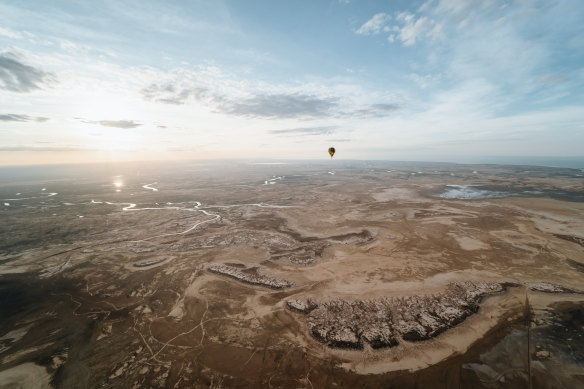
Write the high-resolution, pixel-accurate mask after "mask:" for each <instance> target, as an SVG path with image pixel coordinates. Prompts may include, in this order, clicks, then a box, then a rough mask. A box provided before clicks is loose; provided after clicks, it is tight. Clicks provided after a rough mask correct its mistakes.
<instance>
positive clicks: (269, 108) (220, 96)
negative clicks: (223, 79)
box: [140, 81, 399, 120]
mask: <svg viewBox="0 0 584 389" xmlns="http://www.w3.org/2000/svg"><path fill="white" fill-rule="evenodd" d="M241 92H242V91H241V90H235V91H232V94H234V95H238V94H241ZM140 93H141V94H142V97H143V98H144V99H145V100H147V101H152V102H156V103H163V104H172V105H182V104H187V103H189V102H191V101H194V102H197V103H199V104H202V105H205V106H208V107H209V108H210V109H211V110H212V111H213V112H215V113H220V114H224V115H230V116H239V117H244V118H248V119H268V120H271V119H300V120H310V119H322V118H354V119H368V118H380V117H385V116H388V115H389V114H391V113H392V112H393V111H395V110H396V109H398V108H399V107H398V105H396V104H388V103H378V104H362V105H357V106H356V108H354V104H350V107H349V108H347V107H345V108H343V104H344V105H345V106H346V105H347V102H346V101H345V100H347V99H343V98H341V97H339V96H319V95H316V94H311V93H302V92H287V91H282V92H280V93H252V94H251V95H248V96H246V97H229V96H228V95H227V94H225V93H221V92H218V91H214V90H212V89H210V88H209V87H206V86H202V85H200V84H197V83H195V84H193V82H192V81H191V82H190V83H189V82H181V81H175V82H165V83H161V84H156V83H154V84H151V85H149V86H147V87H145V88H142V90H141V91H140ZM343 101H344V103H343Z"/></svg>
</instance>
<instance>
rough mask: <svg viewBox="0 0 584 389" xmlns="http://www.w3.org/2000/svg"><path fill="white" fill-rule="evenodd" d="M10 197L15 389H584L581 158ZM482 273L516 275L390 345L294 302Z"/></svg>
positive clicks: (436, 287)
mask: <svg viewBox="0 0 584 389" xmlns="http://www.w3.org/2000/svg"><path fill="white" fill-rule="evenodd" d="M91 169H93V170H91ZM332 173H334V174H332ZM115 182H120V183H122V185H121V187H118V186H116V185H115V184H114V183H115ZM153 188H154V189H156V190H154V189H153ZM43 189H44V190H43ZM17 193H20V194H19V195H17ZM52 193H57V194H56V195H51V196H49V194H52ZM0 198H1V199H2V204H8V205H4V206H3V207H0V214H1V217H0V234H1V235H0V236H2V239H1V240H0V316H1V317H2V320H1V321H0V387H11V388H12V387H19V385H20V387H29V385H30V382H35V385H36V384H38V387H46V385H52V386H53V387H59V388H61V387H62V388H83V387H86V388H93V387H120V388H122V387H123V388H128V387H161V388H192V387H200V388H206V387H216V388H217V387H224V388H231V387H266V388H269V387H273V388H278V387H281V388H298V387H306V388H321V387H368V388H371V387H402V388H403V387H422V388H423V387H445V388H450V387H453V388H454V387H456V388H458V387H464V388H473V387H476V388H483V387H484V388H490V387H510V388H514V387H528V385H531V387H533V388H536V387H537V388H547V387H557V388H561V387H578V386H580V385H584V354H583V353H582V352H581V351H580V350H584V337H583V335H584V332H583V331H582V328H584V327H583V326H584V314H583V309H584V294H581V293H578V292H579V291H582V290H584V246H582V245H581V244H580V243H579V242H580V241H579V240H578V239H582V238H584V179H583V178H582V172H581V171H580V170H577V169H557V168H538V167H521V166H495V165H492V166H478V165H472V166H465V165H453V164H423V163H419V164H414V163H390V162H342V161H335V160H333V161H330V163H322V162H314V163H302V164H300V163H288V164H282V165H253V164H248V163H231V164H229V165H227V166H226V165H224V164H211V163H206V164H203V163H196V164H195V163H193V164H190V165H178V164H177V165H172V166H170V165H169V166H166V165H165V166H158V165H147V166H144V165H140V166H135V165H124V166H116V167H108V168H104V167H93V168H89V167H87V168H79V170H73V171H68V172H67V174H65V173H63V172H61V171H60V172H57V173H55V174H54V175H53V176H52V177H49V178H46V177H45V178H42V179H40V178H36V177H32V176H31V177H30V178H25V177H23V178H21V179H20V180H14V181H11V182H6V181H4V182H3V184H2V185H1V186H0ZM221 265H224V266H227V267H229V268H232V269H236V271H232V270H230V272H232V273H233V274H238V275H240V274H243V273H245V274H246V276H245V278H246V279H248V281H246V280H245V279H242V280H238V279H237V278H236V277H233V276H232V275H229V274H221V273H218V272H216V271H210V269H211V270H213V269H215V268H217V266H221ZM213 266H215V267H213ZM219 268H220V269H221V267H219ZM249 279H252V280H253V282H252V283H250V282H249ZM258 280H259V281H258ZM266 280H268V281H267V283H266ZM270 280H284V281H286V283H285V285H286V287H282V288H279V287H278V288H274V287H271V286H270V283H271V282H272V281H270ZM469 281H470V282H490V283H506V284H507V285H508V286H507V287H506V288H505V291H504V292H502V293H497V294H494V295H490V296H484V297H483V298H482V299H481V300H480V304H479V306H478V309H477V310H476V312H474V311H473V312H472V314H470V315H469V316H467V317H465V318H464V320H462V321H461V322H460V323H457V324H456V325H453V326H451V328H449V329H447V330H446V331H443V332H441V333H438V334H437V335H436V336H432V337H430V338H429V339H427V340H420V341H408V340H404V339H403V338H402V337H401V336H399V335H398V336H397V340H398V342H397V344H396V345H393V346H392V347H383V348H380V349H373V348H372V347H371V346H370V345H369V344H367V343H366V342H365V343H364V344H363V345H362V347H361V348H338V347H331V345H330V344H326V343H323V342H322V341H319V340H318V339H317V338H316V337H315V336H313V334H312V333H311V327H310V325H309V322H308V319H307V315H304V314H302V313H298V312H293V311H291V310H290V309H288V308H287V301H288V300H290V299H311V300H313V301H315V302H316V303H317V304H319V305H321V304H324V303H327V302H329V301H337V300H342V301H346V302H349V303H351V302H355V301H360V300H375V299H380V298H402V297H408V296H432V295H439V294H440V293H442V292H444V291H445V290H446V289H447V288H448V287H449V285H451V284H452V283H455V282H469ZM288 283H289V284H288Z"/></svg>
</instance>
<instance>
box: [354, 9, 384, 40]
mask: <svg viewBox="0 0 584 389" xmlns="http://www.w3.org/2000/svg"><path fill="white" fill-rule="evenodd" d="M390 19H391V16H389V15H387V14H386V13H384V12H380V13H378V14H375V15H373V17H372V18H371V19H369V20H368V21H366V22H365V23H364V24H363V25H362V26H361V27H360V28H359V29H358V30H357V31H355V34H357V35H377V34H379V33H380V32H381V31H382V30H384V31H388V28H389V27H388V26H387V23H388V22H389V20H390Z"/></svg>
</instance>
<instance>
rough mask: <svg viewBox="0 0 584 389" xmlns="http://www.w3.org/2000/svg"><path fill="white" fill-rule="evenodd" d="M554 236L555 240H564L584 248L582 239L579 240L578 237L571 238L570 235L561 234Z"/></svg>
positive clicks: (583, 239)
mask: <svg viewBox="0 0 584 389" xmlns="http://www.w3.org/2000/svg"><path fill="white" fill-rule="evenodd" d="M554 236H555V237H556V238H560V239H564V240H567V241H569V242H574V243H577V244H579V245H580V246H582V247H584V238H580V237H578V236H572V235H563V234H554Z"/></svg>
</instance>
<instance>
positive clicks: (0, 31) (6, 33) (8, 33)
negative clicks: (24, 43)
mask: <svg viewBox="0 0 584 389" xmlns="http://www.w3.org/2000/svg"><path fill="white" fill-rule="evenodd" d="M0 36H3V37H6V38H10V39H22V34H20V33H18V32H16V31H12V30H9V29H7V28H3V27H0Z"/></svg>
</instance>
